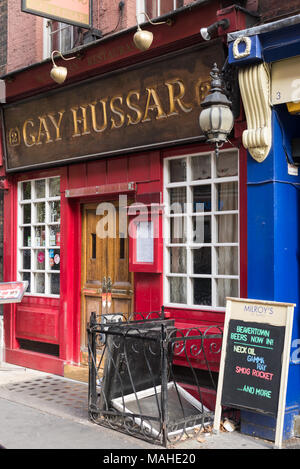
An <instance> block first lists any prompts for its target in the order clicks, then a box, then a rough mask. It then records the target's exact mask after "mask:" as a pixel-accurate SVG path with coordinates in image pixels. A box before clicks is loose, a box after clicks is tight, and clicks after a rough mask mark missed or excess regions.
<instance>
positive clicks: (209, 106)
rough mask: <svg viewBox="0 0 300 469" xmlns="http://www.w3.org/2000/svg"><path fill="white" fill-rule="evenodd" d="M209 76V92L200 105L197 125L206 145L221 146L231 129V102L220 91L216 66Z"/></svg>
mask: <svg viewBox="0 0 300 469" xmlns="http://www.w3.org/2000/svg"><path fill="white" fill-rule="evenodd" d="M210 75H211V77H212V81H211V90H210V94H208V95H207V96H206V98H205V99H204V101H203V102H202V103H201V106H202V111H201V113H200V116H199V124H200V127H201V129H202V131H203V133H204V134H205V136H206V138H207V142H208V143H215V144H218V143H219V144H221V143H224V142H225V141H226V140H227V136H228V135H229V134H230V132H231V130H232V128H233V124H234V117H233V113H232V111H231V102H230V101H229V99H228V98H227V96H226V95H225V94H224V93H223V91H222V81H221V78H220V74H219V69H218V67H217V65H216V64H214V66H213V69H212V72H211V73H210Z"/></svg>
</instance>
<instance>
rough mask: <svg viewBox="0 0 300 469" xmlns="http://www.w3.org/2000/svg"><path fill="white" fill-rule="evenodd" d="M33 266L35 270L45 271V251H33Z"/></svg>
mask: <svg viewBox="0 0 300 469" xmlns="http://www.w3.org/2000/svg"><path fill="white" fill-rule="evenodd" d="M34 265H35V268H36V269H37V270H45V250H44V249H39V250H36V251H34Z"/></svg>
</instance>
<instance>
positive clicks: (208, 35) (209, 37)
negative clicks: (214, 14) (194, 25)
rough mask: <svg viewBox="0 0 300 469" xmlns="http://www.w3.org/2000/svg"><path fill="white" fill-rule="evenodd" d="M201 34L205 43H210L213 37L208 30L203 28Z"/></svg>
mask: <svg viewBox="0 0 300 469" xmlns="http://www.w3.org/2000/svg"><path fill="white" fill-rule="evenodd" d="M200 34H201V36H202V38H203V39H204V40H205V41H209V40H210V39H211V36H210V34H209V33H208V31H207V28H201V29H200Z"/></svg>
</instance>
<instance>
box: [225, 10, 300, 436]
mask: <svg viewBox="0 0 300 469" xmlns="http://www.w3.org/2000/svg"><path fill="white" fill-rule="evenodd" d="M299 31H300V15H296V16H292V17H289V18H286V19H283V20H279V21H275V22H272V23H268V24H264V25H261V26H257V27H253V28H251V29H247V30H244V31H239V32H236V33H231V34H228V45H229V63H230V64H234V65H235V66H236V67H238V69H239V86H240V91H241V97H242V101H243V105H244V110H245V114H246V119H247V130H245V131H244V133H243V144H244V146H245V147H246V148H247V150H248V152H247V153H248V155H247V215H248V216H247V237H248V264H247V265H248V267H247V268H248V273H247V274H248V284H247V291H248V298H256V299H264V300H271V301H281V302H289V303H295V304H296V307H295V313H294V323H293V334H292V342H291V354H290V368H289V377H288V387H287V397H286V411H285V423H284V435H283V438H284V439H287V438H290V437H291V436H294V427H295V425H294V424H295V417H296V416H298V415H300V298H299V291H300V229H299V222H300V168H299V165H300V158H299V156H300V102H299V103H297V100H300V35H299ZM241 431H242V432H243V433H246V434H251V435H256V436H259V437H262V438H267V439H272V440H273V439H274V435H275V419H271V418H270V417H266V416H264V415H262V414H258V413H255V414H254V413H251V412H248V411H242V412H241Z"/></svg>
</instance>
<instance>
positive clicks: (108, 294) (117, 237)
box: [81, 202, 133, 362]
mask: <svg viewBox="0 0 300 469" xmlns="http://www.w3.org/2000/svg"><path fill="white" fill-rule="evenodd" d="M99 203H100V202H99ZM106 204H107V202H106ZM111 204H112V205H111V206H110V207H111V210H108V211H104V210H103V212H104V215H97V212H96V210H97V206H98V204H86V205H83V207H82V267H81V298H82V303H81V357H82V361H83V362H85V361H86V352H87V334H86V327H87V324H88V322H89V319H90V315H91V312H93V311H95V312H96V314H97V320H98V321H99V322H100V321H101V315H102V314H114V313H120V314H124V315H126V316H127V315H129V314H130V312H132V309H133V274H132V273H130V272H129V270H128V269H129V242H128V237H124V234H125V235H126V233H121V234H120V233H119V207H118V203H117V202H111ZM99 212H101V213H102V211H100V210H99V211H98V213H99ZM103 230H104V231H105V233H104V234H103ZM105 234H106V235H107V236H105Z"/></svg>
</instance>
